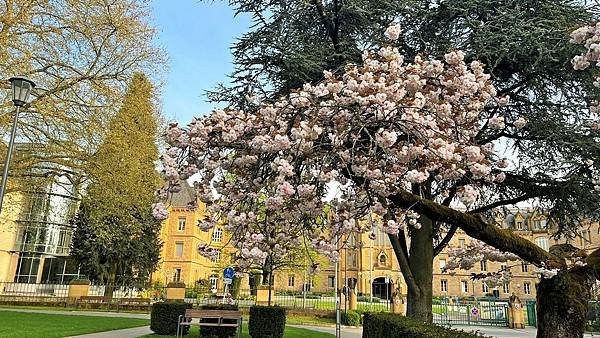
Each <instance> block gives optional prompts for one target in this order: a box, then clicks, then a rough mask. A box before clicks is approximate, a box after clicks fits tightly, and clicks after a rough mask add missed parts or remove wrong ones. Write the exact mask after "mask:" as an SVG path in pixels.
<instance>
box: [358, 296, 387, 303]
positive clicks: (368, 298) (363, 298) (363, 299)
mask: <svg viewBox="0 0 600 338" xmlns="http://www.w3.org/2000/svg"><path fill="white" fill-rule="evenodd" d="M356 300H357V301H358V302H367V303H368V302H370V301H371V296H358V297H356ZM380 302H381V298H379V297H373V303H380Z"/></svg>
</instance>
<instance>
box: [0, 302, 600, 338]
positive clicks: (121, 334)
mask: <svg viewBox="0 0 600 338" xmlns="http://www.w3.org/2000/svg"><path fill="white" fill-rule="evenodd" d="M0 311H14V312H31V313H46V314H57V315H72V316H97V317H120V318H139V319H150V315H149V314H147V313H126V312H101V311H61V310H35V309H15V308H0ZM289 326H293V327H298V328H304V329H309V330H313V331H319V332H326V333H331V334H333V335H335V326H312V325H289ZM453 328H455V329H459V330H464V331H474V330H477V331H478V332H479V333H481V334H483V335H485V336H492V337H498V338H535V335H536V329H535V328H532V327H527V328H525V329H522V330H516V329H509V328H505V327H491V326H490V327H483V326H460V325H455V326H453ZM150 333H152V331H150V327H149V326H142V327H136V328H130V329H123V330H114V331H106V332H98V333H92V334H86V335H81V336H75V337H77V338H134V337H140V336H144V335H147V334H150ZM361 337H362V327H358V328H355V327H344V326H343V327H342V338H361ZM584 337H586V338H587V337H597V338H600V333H598V332H596V333H587V334H585V336H584Z"/></svg>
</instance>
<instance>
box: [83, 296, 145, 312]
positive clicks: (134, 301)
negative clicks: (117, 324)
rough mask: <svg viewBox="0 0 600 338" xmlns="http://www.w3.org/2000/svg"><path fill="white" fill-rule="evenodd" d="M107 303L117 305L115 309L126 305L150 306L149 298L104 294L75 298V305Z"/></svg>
mask: <svg viewBox="0 0 600 338" xmlns="http://www.w3.org/2000/svg"><path fill="white" fill-rule="evenodd" d="M84 304H87V305H90V304H96V305H108V307H109V308H110V306H111V305H116V306H117V311H118V310H119V308H120V307H121V306H127V305H138V306H147V307H150V305H151V304H150V299H149V298H112V297H106V296H81V297H79V299H77V307H79V306H80V305H84Z"/></svg>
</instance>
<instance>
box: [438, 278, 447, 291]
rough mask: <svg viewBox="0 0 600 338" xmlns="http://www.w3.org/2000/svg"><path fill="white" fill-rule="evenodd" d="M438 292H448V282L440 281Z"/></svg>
mask: <svg viewBox="0 0 600 338" xmlns="http://www.w3.org/2000/svg"><path fill="white" fill-rule="evenodd" d="M440 290H442V292H448V281H447V280H445V279H442V280H441V281H440Z"/></svg>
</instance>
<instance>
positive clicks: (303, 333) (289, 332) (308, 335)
mask: <svg viewBox="0 0 600 338" xmlns="http://www.w3.org/2000/svg"><path fill="white" fill-rule="evenodd" d="M198 335H199V331H198V327H197V326H192V328H191V329H190V332H189V333H188V334H187V336H184V337H188V338H189V337H198ZM143 337H175V336H160V335H157V334H149V335H146V336H143ZM283 337H284V338H322V337H324V338H327V337H335V336H334V335H332V334H329V333H324V332H317V331H311V330H307V329H300V328H296V327H289V326H286V327H285V332H284V334H283ZM242 338H250V335H249V334H248V326H247V325H244V326H243V329H242Z"/></svg>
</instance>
